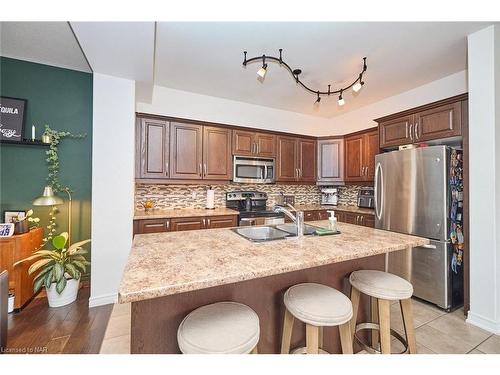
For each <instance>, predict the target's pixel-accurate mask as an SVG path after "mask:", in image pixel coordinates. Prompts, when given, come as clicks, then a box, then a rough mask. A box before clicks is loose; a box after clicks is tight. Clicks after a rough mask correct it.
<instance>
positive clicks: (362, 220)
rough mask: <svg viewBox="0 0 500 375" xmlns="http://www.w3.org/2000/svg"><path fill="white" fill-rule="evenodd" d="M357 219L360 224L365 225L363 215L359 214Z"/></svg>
mask: <svg viewBox="0 0 500 375" xmlns="http://www.w3.org/2000/svg"><path fill="white" fill-rule="evenodd" d="M359 221H360V223H361V225H365V217H364V216H363V215H361V216H360V218H359Z"/></svg>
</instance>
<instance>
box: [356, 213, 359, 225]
mask: <svg viewBox="0 0 500 375" xmlns="http://www.w3.org/2000/svg"><path fill="white" fill-rule="evenodd" d="M356 224H359V215H356Z"/></svg>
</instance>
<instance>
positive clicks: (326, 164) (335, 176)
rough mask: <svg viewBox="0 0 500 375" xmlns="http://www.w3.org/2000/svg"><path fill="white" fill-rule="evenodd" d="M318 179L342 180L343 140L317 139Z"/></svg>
mask: <svg viewBox="0 0 500 375" xmlns="http://www.w3.org/2000/svg"><path fill="white" fill-rule="evenodd" d="M317 160H318V172H317V173H318V181H319V182H342V181H344V140H343V139H327V140H320V141H318V157H317Z"/></svg>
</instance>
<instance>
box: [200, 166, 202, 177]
mask: <svg viewBox="0 0 500 375" xmlns="http://www.w3.org/2000/svg"><path fill="white" fill-rule="evenodd" d="M199 167H200V169H199V173H200V177H201V174H202V170H201V163H200V165H199Z"/></svg>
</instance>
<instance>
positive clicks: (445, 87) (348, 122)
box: [317, 70, 467, 136]
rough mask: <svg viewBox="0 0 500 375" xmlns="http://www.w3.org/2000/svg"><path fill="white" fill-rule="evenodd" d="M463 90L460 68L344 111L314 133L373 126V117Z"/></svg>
mask: <svg viewBox="0 0 500 375" xmlns="http://www.w3.org/2000/svg"><path fill="white" fill-rule="evenodd" d="M465 92H467V72H466V71H465V70H464V71H461V72H458V73H455V74H452V75H449V76H447V77H444V78H441V79H439V80H437V81H433V82H430V83H427V84H425V85H423V86H419V87H416V88H414V89H411V90H409V91H405V92H403V93H401V94H398V95H395V96H391V97H388V98H385V99H383V100H381V101H378V102H376V103H373V104H369V105H367V106H364V107H362V108H359V109H357V110H354V111H351V112H347V113H346V114H343V115H340V116H336V117H333V118H332V119H331V123H330V125H329V126H328V127H323V128H322V129H321V131H322V132H321V133H320V134H317V135H320V136H321V135H343V134H347V133H351V132H355V131H357V130H362V129H367V128H371V127H374V126H377V123H376V122H374V121H373V120H374V119H376V118H379V117H383V116H386V115H390V114H392V113H396V112H400V111H404V110H406V109H410V108H413V107H417V106H420V105H424V104H427V103H432V102H435V101H437V100H440V99H445V98H449V97H451V96H454V95H459V94H463V93H465Z"/></svg>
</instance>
